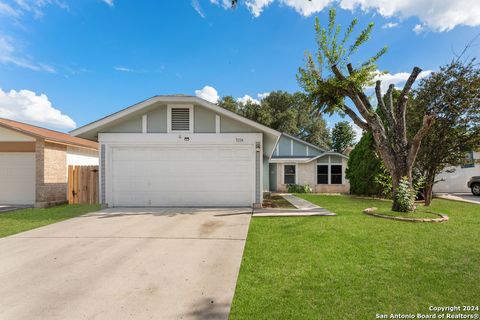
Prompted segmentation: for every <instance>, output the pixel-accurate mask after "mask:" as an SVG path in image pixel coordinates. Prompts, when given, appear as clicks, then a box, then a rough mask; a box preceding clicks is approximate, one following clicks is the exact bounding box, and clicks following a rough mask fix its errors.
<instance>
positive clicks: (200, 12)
mask: <svg viewBox="0 0 480 320" xmlns="http://www.w3.org/2000/svg"><path fill="white" fill-rule="evenodd" d="M192 7H193V9H195V11H197V13H198V15H199V16H200V17H202V18H203V19H205V18H206V16H205V13H204V12H203V10H202V7H201V6H200V3H199V2H198V0H192Z"/></svg>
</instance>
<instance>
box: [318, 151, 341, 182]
mask: <svg viewBox="0 0 480 320" xmlns="http://www.w3.org/2000/svg"><path fill="white" fill-rule="evenodd" d="M317 184H343V165H342V159H341V158H340V157H338V156H324V157H321V158H319V159H318V162H317Z"/></svg>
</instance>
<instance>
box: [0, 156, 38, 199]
mask: <svg viewBox="0 0 480 320" xmlns="http://www.w3.org/2000/svg"><path fill="white" fill-rule="evenodd" d="M34 203H35V153H33V152H28V153H22V152H18V153H17V152H0V204H28V205H31V204H34Z"/></svg>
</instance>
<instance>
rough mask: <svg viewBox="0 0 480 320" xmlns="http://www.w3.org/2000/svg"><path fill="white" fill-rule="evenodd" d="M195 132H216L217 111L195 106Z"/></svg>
mask: <svg viewBox="0 0 480 320" xmlns="http://www.w3.org/2000/svg"><path fill="white" fill-rule="evenodd" d="M193 115H194V121H193V126H194V128H193V132H195V133H215V116H216V114H215V112H213V111H210V110H208V109H206V108H202V107H199V106H195V107H194V108H193Z"/></svg>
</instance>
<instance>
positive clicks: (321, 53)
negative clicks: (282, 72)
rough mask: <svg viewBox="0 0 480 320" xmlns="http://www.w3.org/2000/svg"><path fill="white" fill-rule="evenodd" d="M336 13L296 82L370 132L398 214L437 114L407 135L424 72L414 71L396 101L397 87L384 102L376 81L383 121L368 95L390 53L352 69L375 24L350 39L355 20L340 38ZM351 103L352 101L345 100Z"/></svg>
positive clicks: (318, 36)
mask: <svg viewBox="0 0 480 320" xmlns="http://www.w3.org/2000/svg"><path fill="white" fill-rule="evenodd" d="M335 15H336V13H335V10H334V9H331V10H330V15H329V23H328V26H327V27H326V28H322V27H321V26H320V23H319V20H318V18H317V20H316V23H315V31H316V40H317V45H318V52H317V54H316V57H315V58H316V59H314V57H313V56H312V55H311V54H307V62H306V66H305V67H302V68H300V69H299V74H298V80H299V83H300V85H301V86H302V87H303V88H304V89H305V91H307V92H308V93H309V94H310V96H311V97H312V99H314V101H315V102H316V105H317V107H318V108H319V109H321V110H322V111H323V112H328V113H330V114H331V113H334V112H339V113H342V114H346V115H348V116H349V117H350V118H351V119H352V120H353V122H354V123H355V124H356V125H358V126H359V127H360V128H362V129H363V130H365V131H368V132H371V133H372V135H373V138H374V141H375V147H376V149H377V151H378V153H379V155H380V156H381V158H382V160H383V162H384V164H385V167H386V169H387V170H388V171H389V173H390V174H391V176H392V186H393V190H392V194H393V199H394V200H393V205H392V210H393V211H400V210H402V209H401V207H402V206H401V205H400V203H399V201H398V199H397V189H398V186H399V183H400V181H401V179H402V178H403V177H407V178H408V181H409V183H410V187H412V169H413V164H414V162H415V158H416V157H417V153H418V150H419V148H420V144H421V141H422V139H423V137H424V136H425V135H426V134H427V132H428V130H429V129H430V127H431V126H432V123H433V120H434V117H433V115H430V114H425V115H424V116H423V121H422V125H421V127H420V129H419V130H418V131H417V132H416V133H415V134H414V136H413V137H411V138H410V139H409V138H408V137H407V126H406V110H407V105H408V103H409V102H408V101H409V93H410V91H411V89H412V86H413V84H414V82H415V80H416V79H417V77H418V76H419V74H420V72H421V69H420V68H418V67H414V68H413V70H412V72H411V74H410V76H409V78H408V80H407V81H406V83H405V86H404V87H403V90H401V92H400V95H399V97H398V99H396V101H394V99H393V98H392V92H393V90H394V85H393V84H391V85H390V86H389V88H388V91H387V93H386V99H383V96H382V92H381V81H376V82H375V96H376V100H377V105H378V108H380V111H381V112H382V113H383V114H384V115H385V116H384V117H380V116H379V114H378V113H377V112H376V110H375V107H374V105H372V102H371V101H370V99H369V97H368V96H367V94H366V93H365V91H366V89H367V88H368V87H369V86H371V85H372V84H373V83H374V79H375V76H377V75H378V71H377V65H376V63H377V61H378V59H379V58H380V57H381V56H382V55H383V54H385V53H386V48H383V49H381V50H380V51H379V52H378V53H377V54H375V55H374V56H372V57H371V58H370V59H368V60H367V61H366V62H364V63H361V64H359V65H357V66H354V65H353V64H352V63H351V62H350V58H351V57H352V55H353V54H354V53H356V52H357V51H358V49H359V47H361V46H362V44H364V43H365V42H367V41H368V39H369V38H370V35H371V32H372V29H373V23H370V24H369V25H368V26H367V27H366V28H365V29H363V30H362V31H361V32H360V33H359V35H358V36H357V37H356V39H355V40H354V41H349V38H350V36H351V35H352V34H353V32H354V29H355V27H356V25H357V20H356V19H354V20H353V21H352V22H351V24H350V25H349V27H348V28H347V30H346V31H345V32H344V34H343V37H342V39H340V38H339V36H340V32H341V28H340V25H337V24H336V22H335ZM350 43H351V44H350ZM347 99H348V100H350V101H349V102H347ZM412 210H413V207H412Z"/></svg>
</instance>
